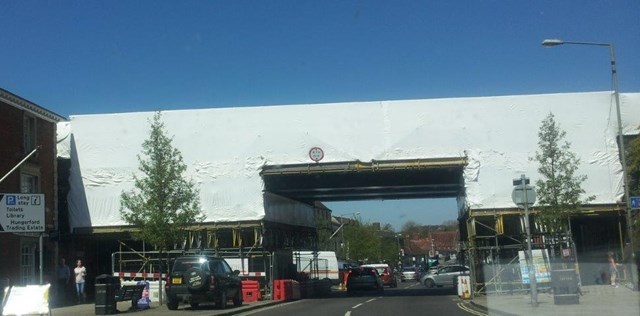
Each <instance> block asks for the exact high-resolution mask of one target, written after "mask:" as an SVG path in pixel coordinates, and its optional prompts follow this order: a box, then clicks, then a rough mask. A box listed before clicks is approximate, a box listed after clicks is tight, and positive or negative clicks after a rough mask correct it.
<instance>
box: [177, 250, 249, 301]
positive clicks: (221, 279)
mask: <svg viewBox="0 0 640 316" xmlns="http://www.w3.org/2000/svg"><path fill="white" fill-rule="evenodd" d="M239 273H240V271H237V270H236V271H232V270H231V267H230V266H229V264H228V263H227V261H226V260H224V259H223V258H218V257H212V256H183V257H178V258H177V259H176V260H175V261H174V263H173V268H172V269H171V271H170V273H169V276H168V278H167V282H166V284H165V291H166V293H167V308H169V309H170V310H176V309H178V305H179V304H180V303H188V304H191V306H192V307H197V306H198V305H200V304H201V303H208V302H213V303H215V304H216V307H217V308H219V309H224V308H226V307H227V302H228V300H230V299H231V300H233V305H234V306H241V305H242V283H241V280H240V277H239V276H238V274H239Z"/></svg>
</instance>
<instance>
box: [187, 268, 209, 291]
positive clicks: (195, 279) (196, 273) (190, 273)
mask: <svg viewBox="0 0 640 316" xmlns="http://www.w3.org/2000/svg"><path fill="white" fill-rule="evenodd" d="M186 279H187V280H186V281H187V286H188V287H189V289H190V290H200V289H202V288H203V287H204V286H205V285H206V283H207V275H206V274H205V273H204V271H202V270H200V269H197V268H191V269H189V270H187V277H186Z"/></svg>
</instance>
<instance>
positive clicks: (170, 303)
mask: <svg viewBox="0 0 640 316" xmlns="http://www.w3.org/2000/svg"><path fill="white" fill-rule="evenodd" d="M167 308H168V309H169V310H172V311H174V310H176V309H178V301H176V300H174V299H173V300H172V299H170V298H167Z"/></svg>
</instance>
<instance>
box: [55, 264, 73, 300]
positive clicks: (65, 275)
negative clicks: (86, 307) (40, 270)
mask: <svg viewBox="0 0 640 316" xmlns="http://www.w3.org/2000/svg"><path fill="white" fill-rule="evenodd" d="M57 273H58V277H57V286H58V289H57V290H58V302H57V303H58V305H60V306H62V305H65V304H66V303H67V289H68V288H69V279H71V269H69V266H68V265H67V264H66V261H65V260H64V258H60V264H59V265H58V271H57Z"/></svg>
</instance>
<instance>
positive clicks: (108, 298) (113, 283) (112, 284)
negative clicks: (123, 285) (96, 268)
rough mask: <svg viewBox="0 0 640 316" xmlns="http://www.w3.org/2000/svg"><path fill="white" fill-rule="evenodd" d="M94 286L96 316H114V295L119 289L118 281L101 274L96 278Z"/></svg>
mask: <svg viewBox="0 0 640 316" xmlns="http://www.w3.org/2000/svg"><path fill="white" fill-rule="evenodd" d="M95 286H96V296H95V301H96V315H112V314H116V313H117V312H118V309H117V305H116V293H117V292H118V290H119V289H120V279H118V278H116V277H113V276H110V275H108V274H102V275H99V276H98V277H97V278H96V283H95Z"/></svg>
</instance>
